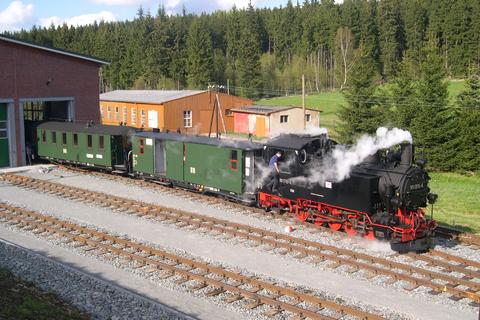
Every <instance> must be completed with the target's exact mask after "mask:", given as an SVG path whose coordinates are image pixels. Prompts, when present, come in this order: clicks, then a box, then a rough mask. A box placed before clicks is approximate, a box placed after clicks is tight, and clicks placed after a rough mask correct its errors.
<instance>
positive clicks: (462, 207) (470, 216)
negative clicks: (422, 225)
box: [428, 172, 480, 233]
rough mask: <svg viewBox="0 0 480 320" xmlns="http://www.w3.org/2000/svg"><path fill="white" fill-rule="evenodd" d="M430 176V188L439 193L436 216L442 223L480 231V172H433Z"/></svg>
mask: <svg viewBox="0 0 480 320" xmlns="http://www.w3.org/2000/svg"><path fill="white" fill-rule="evenodd" d="M430 176H431V178H432V180H430V189H431V190H432V192H434V193H436V194H438V202H437V203H436V204H435V205H434V218H435V219H436V220H437V221H438V222H440V223H441V224H448V225H450V226H456V227H457V228H459V229H463V230H465V231H470V232H475V233H480V174H476V175H473V176H466V175H460V174H456V173H438V172H433V173H430ZM428 213H429V214H430V208H429V209H428Z"/></svg>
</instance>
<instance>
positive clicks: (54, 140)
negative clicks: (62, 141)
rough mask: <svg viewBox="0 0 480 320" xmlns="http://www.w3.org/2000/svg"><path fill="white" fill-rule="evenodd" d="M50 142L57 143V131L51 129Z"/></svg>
mask: <svg viewBox="0 0 480 320" xmlns="http://www.w3.org/2000/svg"><path fill="white" fill-rule="evenodd" d="M52 143H57V132H56V131H52Z"/></svg>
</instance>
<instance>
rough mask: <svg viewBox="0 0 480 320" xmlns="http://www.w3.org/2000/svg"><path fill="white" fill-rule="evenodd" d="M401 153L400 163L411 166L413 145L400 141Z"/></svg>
mask: <svg viewBox="0 0 480 320" xmlns="http://www.w3.org/2000/svg"><path fill="white" fill-rule="evenodd" d="M401 147H402V155H401V158H400V164H401V165H404V166H408V167H409V166H411V165H412V162H413V145H412V144H411V143H402V144H401Z"/></svg>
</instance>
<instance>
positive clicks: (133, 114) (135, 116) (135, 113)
mask: <svg viewBox="0 0 480 320" xmlns="http://www.w3.org/2000/svg"><path fill="white" fill-rule="evenodd" d="M131 117H132V121H131V122H132V124H135V123H137V109H135V108H132V115H131Z"/></svg>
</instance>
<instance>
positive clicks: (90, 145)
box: [87, 134, 93, 148]
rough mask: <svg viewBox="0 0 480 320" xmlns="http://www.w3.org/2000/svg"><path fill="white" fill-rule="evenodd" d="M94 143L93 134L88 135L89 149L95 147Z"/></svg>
mask: <svg viewBox="0 0 480 320" xmlns="http://www.w3.org/2000/svg"><path fill="white" fill-rule="evenodd" d="M92 141H93V140H92V135H91V134H89V135H87V148H92V146H93V143H92Z"/></svg>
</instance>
